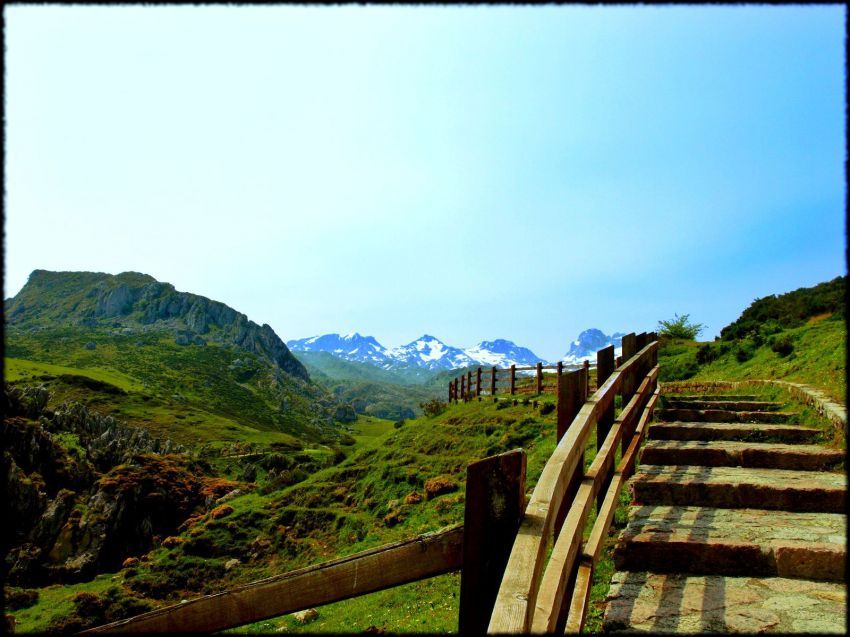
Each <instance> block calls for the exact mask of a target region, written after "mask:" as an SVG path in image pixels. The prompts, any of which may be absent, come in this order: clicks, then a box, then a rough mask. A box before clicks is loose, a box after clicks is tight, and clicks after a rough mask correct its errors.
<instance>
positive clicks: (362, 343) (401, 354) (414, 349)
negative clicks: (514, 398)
mask: <svg viewBox="0 0 850 637" xmlns="http://www.w3.org/2000/svg"><path fill="white" fill-rule="evenodd" d="M287 345H288V346H289V349H291V350H292V351H293V352H329V353H331V354H333V355H334V356H337V357H338V358H343V359H345V360H350V361H356V362H360V363H370V364H372V365H377V366H378V367H382V368H384V369H399V368H410V367H415V368H421V369H429V370H443V369H458V368H461V367H469V366H474V365H481V366H484V367H491V366H496V367H510V366H511V365H517V366H526V365H534V364H536V363H537V362H538V361H542V362H543V363H544V364H546V361H543V359H542V358H540V357H538V356H537V355H536V354H535V353H534V352H532V351H531V350H530V349H528V348H526V347H520V346H519V345H517V344H516V343H514V342H512V341H508V340H505V339H496V340H494V341H481V342H480V343H478V344H477V345H474V346H472V347H468V348H465V349H463V348H459V347H453V346H451V345H447V344H446V343H444V342H443V341H441V340H440V339H438V338H436V337H434V336H431V335H429V334H424V335H423V336H421V337H420V338H418V339H416V340H415V341H412V342H410V343H408V344H407V345H401V346H399V347H394V348H392V349H388V348H386V347H384V346H383V345H381V344H380V343H379V342H378V341H377V340H375V338H374V337H372V336H361V335H360V334H358V333H356V332H355V333H353V334H346V335H345V336H340V335H339V334H325V335H323V336H313V337H311V338H301V339H294V340H291V341H288V342H287Z"/></svg>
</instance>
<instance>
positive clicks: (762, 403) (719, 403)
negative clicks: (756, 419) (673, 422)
mask: <svg viewBox="0 0 850 637" xmlns="http://www.w3.org/2000/svg"><path fill="white" fill-rule="evenodd" d="M665 406H666V407H669V408H671V409H722V410H726V411H778V410H779V409H780V408H781V407H782V403H775V402H770V401H767V400H680V399H677V398H669V399H667V401H666V404H665Z"/></svg>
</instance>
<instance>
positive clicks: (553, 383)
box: [448, 361, 595, 402]
mask: <svg viewBox="0 0 850 637" xmlns="http://www.w3.org/2000/svg"><path fill="white" fill-rule="evenodd" d="M582 368H584V369H585V370H589V369H592V368H595V365H594V364H592V363H590V362H589V361H585V362H584V364H583V365H567V364H565V363H563V362H559V363H558V364H557V365H544V364H543V363H537V365H531V366H527V367H517V366H516V365H511V366H510V367H490V368H489V369H485V368H483V367H477V368H476V369H475V370H468V371H467V372H466V373H465V374H461V375H460V376H458V377H456V378H453V379H452V380H450V381H449V387H448V398H449V402H452V401H454V402H458V401H464V402H468V401H470V400H472V399H473V398H478V397H479V396H495V395H496V394H508V395H510V396H514V395H516V394H546V393H548V394H554V393H555V392H557V389H558V384H559V383H560V379H561V377H562V376H563V374H564V372H565V371H566V372H569V371H571V370H576V369H582Z"/></svg>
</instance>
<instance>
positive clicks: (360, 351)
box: [286, 332, 392, 366]
mask: <svg viewBox="0 0 850 637" xmlns="http://www.w3.org/2000/svg"><path fill="white" fill-rule="evenodd" d="M286 345H287V346H288V347H289V349H291V350H292V351H293V352H330V353H331V354H333V355H334V356H337V357H338V358H344V359H346V360H349V361H358V362H360V363H371V364H373V365H379V366H384V365H385V364H387V363H390V362H392V361H391V359H390V358H389V357H388V356H387V348H386V347H384V346H383V345H381V344H380V343H379V342H378V341H376V340H375V338H374V337H373V336H361V335H360V334H358V333H357V332H352V333H350V334H346V335H345V336H340V335H339V334H324V335H323V336H313V337H312V338H300V339H295V340H292V341H288V342H287V343H286Z"/></svg>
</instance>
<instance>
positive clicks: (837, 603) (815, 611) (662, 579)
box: [603, 571, 847, 634]
mask: <svg viewBox="0 0 850 637" xmlns="http://www.w3.org/2000/svg"><path fill="white" fill-rule="evenodd" d="M846 603H847V591H846V586H845V585H844V584H842V583H837V582H822V581H809V580H802V579H790V578H783V577H765V578H755V577H728V576H722V575H708V576H703V575H686V574H681V573H675V574H662V573H647V572H643V571H627V572H623V571H618V572H616V573H615V574H614V577H613V578H612V581H611V588H610V589H609V592H608V597H607V599H606V608H605V617H604V620H603V631H604V632H609V631H610V632H614V631H620V630H629V631H639V632H650V633H662V632H663V633H690V634H693V633H705V632H715V633H731V632H743V633H761V632H781V633H792V632H796V633H800V632H803V633H838V634H843V633H844V631H845V628H846V626H845V622H846Z"/></svg>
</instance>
